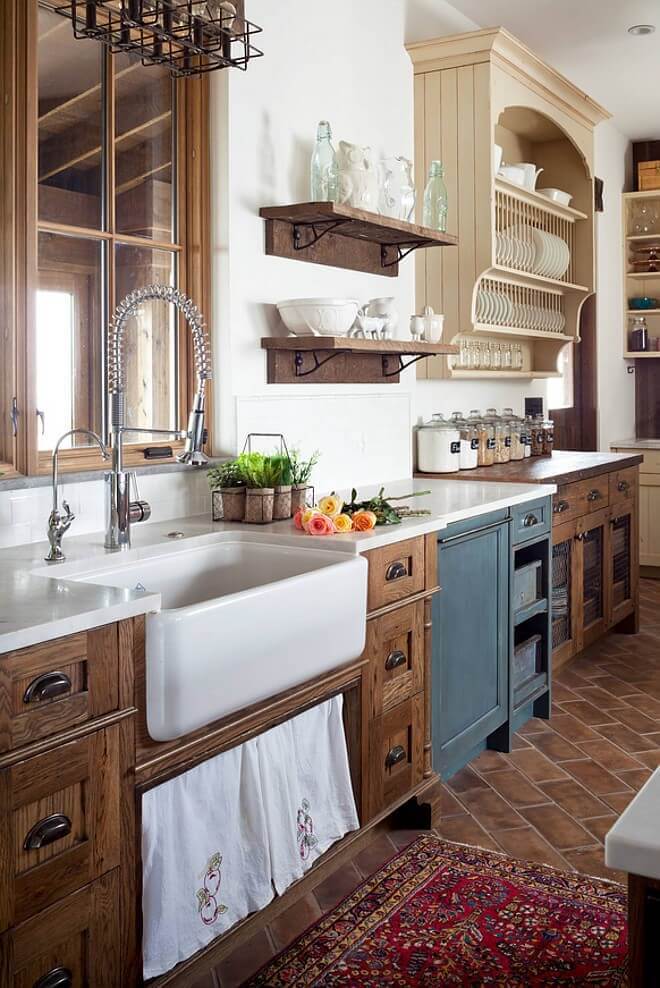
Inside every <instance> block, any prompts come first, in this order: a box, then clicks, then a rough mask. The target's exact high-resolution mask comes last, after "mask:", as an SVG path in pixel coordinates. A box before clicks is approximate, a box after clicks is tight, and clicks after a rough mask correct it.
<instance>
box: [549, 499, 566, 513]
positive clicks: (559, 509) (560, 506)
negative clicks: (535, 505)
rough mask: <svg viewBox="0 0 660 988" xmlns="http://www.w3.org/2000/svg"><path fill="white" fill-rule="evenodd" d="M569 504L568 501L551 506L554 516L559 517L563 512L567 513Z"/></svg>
mask: <svg viewBox="0 0 660 988" xmlns="http://www.w3.org/2000/svg"><path fill="white" fill-rule="evenodd" d="M569 508H570V504H569V502H568V501H557V503H556V504H554V505H553V506H552V510H553V511H554V513H555V514H556V515H561V514H563V513H564V511H568V509H569Z"/></svg>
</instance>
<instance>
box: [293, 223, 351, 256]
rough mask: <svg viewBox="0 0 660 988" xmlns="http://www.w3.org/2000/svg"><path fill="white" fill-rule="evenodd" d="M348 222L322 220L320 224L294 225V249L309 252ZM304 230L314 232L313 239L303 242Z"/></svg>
mask: <svg viewBox="0 0 660 988" xmlns="http://www.w3.org/2000/svg"><path fill="white" fill-rule="evenodd" d="M344 223H346V220H322V221H321V222H318V223H294V224H293V249H294V250H308V248H310V247H313V246H314V244H317V243H318V242H319V240H323V238H324V237H325V236H327V234H328V233H332V231H333V230H336V229H337V227H338V226H343V225H344ZM303 230H311V231H312V234H313V236H312V239H311V240H307V241H305V242H303V235H302V231H303Z"/></svg>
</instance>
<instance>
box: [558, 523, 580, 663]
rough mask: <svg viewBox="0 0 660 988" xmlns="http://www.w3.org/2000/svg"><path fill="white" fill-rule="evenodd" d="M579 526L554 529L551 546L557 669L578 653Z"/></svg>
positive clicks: (573, 524) (570, 524)
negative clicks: (577, 539) (577, 536)
mask: <svg viewBox="0 0 660 988" xmlns="http://www.w3.org/2000/svg"><path fill="white" fill-rule="evenodd" d="M576 535H577V523H576V522H569V523H568V524H566V525H560V526H558V527H555V529H554V532H553V546H552V662H553V668H558V667H559V666H560V665H563V663H564V662H567V661H568V659H570V658H572V657H573V655H575V653H576V652H577V637H578V629H577V616H578V608H577V607H576V587H577V542H576Z"/></svg>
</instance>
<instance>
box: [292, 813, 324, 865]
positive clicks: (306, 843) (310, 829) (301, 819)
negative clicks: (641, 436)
mask: <svg viewBox="0 0 660 988" xmlns="http://www.w3.org/2000/svg"><path fill="white" fill-rule="evenodd" d="M309 811H310V805H309V802H308V800H306V799H303V801H302V803H301V804H300V809H299V810H298V816H297V818H296V831H297V838H298V850H299V852H300V857H301V858H302V860H303V861H306V860H307V858H308V857H309V852H310V851H311V850H312V848H313V847H316V845H317V844H318V842H319V841H318V837H316V836H315V834H314V821H313V820H312V818H311V816H310V814H309Z"/></svg>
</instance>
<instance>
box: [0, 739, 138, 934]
mask: <svg viewBox="0 0 660 988" xmlns="http://www.w3.org/2000/svg"><path fill="white" fill-rule="evenodd" d="M119 731H120V728H119V726H118V725H115V726H113V727H109V728H107V729H106V730H104V731H98V732H96V733H95V734H91V735H88V736H87V737H85V738H82V739H80V740H79V741H74V742H72V743H71V744H65V745H61V746H60V747H58V748H54V749H52V750H51V751H49V752H46V754H43V755H38V756H36V757H34V758H29V759H26V760H25V761H23V762H18V763H17V764H15V765H13V766H11V767H10V768H6V769H4V770H3V771H2V772H0V862H1V867H2V873H3V881H2V885H1V887H0V929H7V928H8V927H9V926H11V925H13V924H15V923H20V922H22V921H23V920H25V919H27V918H28V917H30V916H33V915H34V914H35V913H37V912H39V911H40V910H42V909H44V908H45V907H46V906H48V905H50V904H51V903H53V902H55V901H57V900H58V899H61V898H63V897H64V896H65V895H67V894H68V893H70V892H72V891H74V890H75V889H78V888H80V887H81V886H83V885H85V884H86V883H88V882H90V881H91V880H92V879H94V878H97V877H98V876H99V875H102V874H103V873H104V872H107V871H109V870H111V869H112V868H115V867H117V865H118V864H119V834H120V752H119V743H120V736H119Z"/></svg>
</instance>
